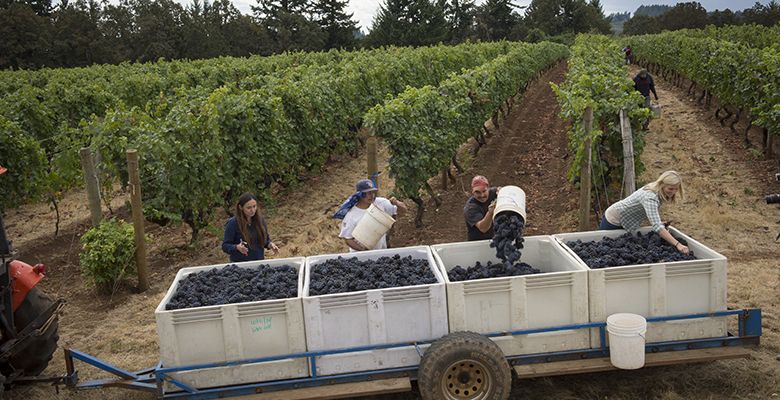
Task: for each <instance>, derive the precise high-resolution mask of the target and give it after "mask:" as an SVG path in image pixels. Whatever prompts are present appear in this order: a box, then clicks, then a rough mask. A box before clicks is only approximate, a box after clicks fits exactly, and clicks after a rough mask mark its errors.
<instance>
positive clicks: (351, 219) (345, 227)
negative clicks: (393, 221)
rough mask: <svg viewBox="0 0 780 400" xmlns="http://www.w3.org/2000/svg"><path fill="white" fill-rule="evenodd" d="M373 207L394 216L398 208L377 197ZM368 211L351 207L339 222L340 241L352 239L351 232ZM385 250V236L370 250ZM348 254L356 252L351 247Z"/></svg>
mask: <svg viewBox="0 0 780 400" xmlns="http://www.w3.org/2000/svg"><path fill="white" fill-rule="evenodd" d="M374 207H378V208H379V209H380V210H382V211H384V212H386V213H388V214H390V215H395V214H396V213H398V207H396V206H394V205H392V204H391V203H390V200H388V199H386V198H384V197H377V198H376V199H374ZM367 210H368V209H365V210H364V209H362V208H358V207H357V206H355V207H352V208H350V209H349V211H348V212H347V215H346V216H344V220H342V221H341V232H339V237H340V238H342V239H353V237H352V231H354V230H355V227H356V226H357V224H358V222H360V219H361V218H363V216H364V215H365V214H366V211H367ZM386 248H387V235H382V237H381V238H379V241H378V242H377V243H376V246H374V248H373V249H372V250H379V249H386ZM349 251H350V252H353V251H357V250H355V249H353V248H352V247H350V248H349Z"/></svg>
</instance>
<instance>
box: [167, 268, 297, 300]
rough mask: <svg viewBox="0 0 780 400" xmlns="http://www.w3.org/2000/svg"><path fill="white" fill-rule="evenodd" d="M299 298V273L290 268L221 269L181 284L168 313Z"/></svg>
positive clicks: (196, 275)
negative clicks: (196, 308) (179, 310)
mask: <svg viewBox="0 0 780 400" xmlns="http://www.w3.org/2000/svg"><path fill="white" fill-rule="evenodd" d="M297 295H298V271H297V270H296V269H295V268H293V267H291V266H288V265H284V266H280V267H271V266H270V265H267V264H264V265H259V266H257V267H256V268H240V267H238V266H237V265H235V264H230V265H228V266H227V267H225V268H222V269H216V268H214V269H211V270H208V271H201V272H196V273H193V274H189V275H187V276H186V277H184V279H182V280H181V281H179V287H178V288H176V293H174V295H173V297H172V298H171V300H170V301H169V302H168V304H167V305H166V306H165V309H166V310H178V309H181V308H191V307H203V306H213V305H218V304H233V303H245V302H249V301H261V300H271V299H285V298H289V297H295V296H297Z"/></svg>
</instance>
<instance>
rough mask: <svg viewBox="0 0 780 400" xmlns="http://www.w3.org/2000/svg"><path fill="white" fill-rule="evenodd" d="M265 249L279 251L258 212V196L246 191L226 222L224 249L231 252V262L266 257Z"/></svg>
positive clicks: (228, 252)
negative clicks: (232, 215)
mask: <svg viewBox="0 0 780 400" xmlns="http://www.w3.org/2000/svg"><path fill="white" fill-rule="evenodd" d="M265 249H268V250H271V251H273V253H274V254H276V253H277V252H278V251H279V248H278V247H276V245H275V244H274V243H273V242H271V238H270V237H269V236H268V226H267V225H266V223H265V219H264V218H263V217H262V216H260V213H259V212H257V197H255V195H253V194H252V193H244V194H242V195H241V197H239V198H238V203H237V204H236V210H235V216H234V217H232V218H230V219H229V220H228V222H227V224H225V238H224V239H223V240H222V251H224V252H225V253H227V254H230V261H231V262H241V261H255V260H262V259H264V258H265Z"/></svg>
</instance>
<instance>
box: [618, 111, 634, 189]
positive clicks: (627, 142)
mask: <svg viewBox="0 0 780 400" xmlns="http://www.w3.org/2000/svg"><path fill="white" fill-rule="evenodd" d="M620 135H621V136H622V137H623V197H626V196H628V195H630V194H631V193H634V191H635V190H636V177H635V173H634V172H635V171H634V136H633V134H632V133H631V120H629V119H628V116H627V115H626V109H625V108H621V109H620Z"/></svg>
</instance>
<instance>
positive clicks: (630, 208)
mask: <svg viewBox="0 0 780 400" xmlns="http://www.w3.org/2000/svg"><path fill="white" fill-rule="evenodd" d="M612 207H615V208H616V209H617V210H618V211H620V225H622V226H623V228H624V229H625V230H627V231H629V232H631V233H634V232H636V231H637V229H639V227H640V226H641V225H642V222H644V221H645V220H649V221H650V224H651V225H653V231H654V232H658V231H660V230H661V228H663V227H664V226H663V224H662V223H661V214H660V213H659V210H660V209H661V200H660V199H659V198H658V195H656V194H655V193H653V192H651V191H649V190H645V189H639V190H637V191H636V192H634V193H632V194H631V196H628V197H626V198H625V199H623V200H620V201H619V202H617V203H615V204H613V205H612Z"/></svg>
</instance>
